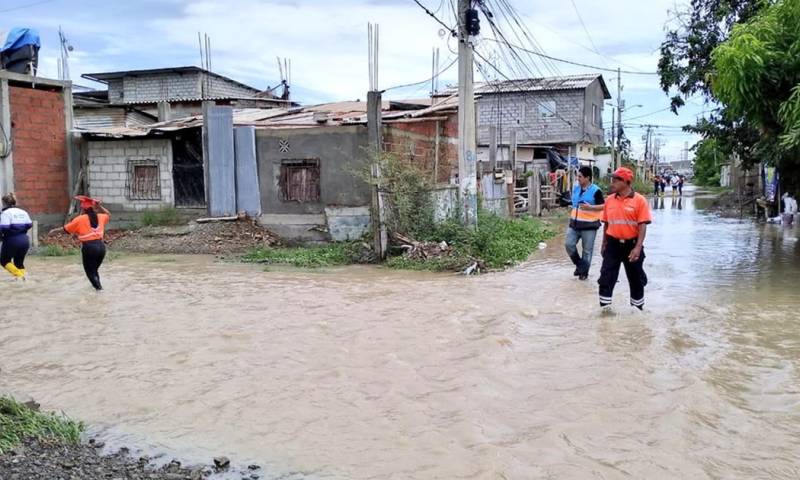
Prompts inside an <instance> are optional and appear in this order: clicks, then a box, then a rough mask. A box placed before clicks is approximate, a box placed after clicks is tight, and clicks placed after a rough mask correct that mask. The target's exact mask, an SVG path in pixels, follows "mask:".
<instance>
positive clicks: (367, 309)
mask: <svg viewBox="0 0 800 480" xmlns="http://www.w3.org/2000/svg"><path fill="white" fill-rule="evenodd" d="M709 202H710V200H709V199H705V198H701V197H697V198H695V197H686V198H683V199H682V200H681V201H680V204H679V203H678V201H677V200H675V201H674V202H673V199H672V198H670V197H669V196H668V197H667V198H665V199H663V208H661V207H662V205H661V203H660V202H659V201H656V203H651V207H653V208H654V212H653V213H654V224H653V225H652V226H651V228H650V229H649V231H648V239H647V242H646V244H645V245H646V246H645V250H646V253H647V261H646V263H645V268H646V270H647V273H648V275H649V277H650V281H651V283H650V285H649V286H648V287H647V290H646V299H647V304H646V307H645V312H644V313H641V312H638V311H635V310H632V309H629V307H627V303H628V291H627V290H628V289H627V283H626V282H625V280H624V274H623V275H622V276H621V280H622V282H621V283H620V284H619V285H618V288H617V290H616V292H615V309H616V314H615V315H601V314H600V312H599V308H598V306H597V284H596V280H597V275H598V273H599V266H600V257H599V255H597V256H596V257H595V260H594V264H593V266H592V272H591V275H590V281H588V282H579V281H578V280H576V279H575V278H574V277H573V276H572V271H573V267H572V265H571V264H570V263H569V260H568V259H567V257H566V254H565V253H564V250H563V246H562V245H561V243H562V238H561V237H559V238H556V239H553V240H551V241H550V242H549V246H548V248H547V249H545V250H543V251H540V252H537V253H536V254H535V255H534V256H533V257H532V259H531V261H529V262H527V263H525V264H524V265H522V266H520V267H518V268H516V269H513V270H510V271H507V272H502V273H495V274H489V275H484V276H480V277H472V278H465V277H461V276H453V275H435V274H426V273H417V272H402V271H390V270H386V269H382V268H373V267H350V268H337V269H330V270H324V271H319V272H313V271H312V272H298V271H290V270H283V269H277V268H271V269H270V271H266V272H265V271H263V268H261V267H259V266H251V265H239V264H225V263H220V262H216V261H214V260H213V259H210V258H207V257H164V256H146V257H128V256H124V257H121V258H118V259H113V260H112V261H111V262H110V263H108V264H107V265H106V266H104V267H103V271H102V274H103V275H104V279H103V280H104V285H105V288H106V290H105V291H104V292H103V293H102V294H100V295H96V294H94V293H93V292H92V291H90V290H91V289H90V287H89V284H88V282H87V281H86V279H85V278H84V277H83V272H82V269H81V266H80V265H79V259H78V258H77V257H72V258H48V259H42V258H31V259H30V261H29V267H28V269H29V271H30V276H31V279H30V280H29V281H28V282H27V283H26V284H18V283H10V282H8V281H6V279H5V278H3V279H2V280H3V282H2V283H0V296H2V299H3V300H4V302H5V304H6V307H5V308H4V310H3V313H2V314H0V352H2V354H1V355H0V390H12V391H17V392H25V393H27V394H30V395H32V396H33V397H34V398H36V399H37V400H38V401H40V402H41V403H42V405H43V407H45V408H48V409H61V410H64V411H65V412H67V413H69V414H70V415H71V416H74V417H76V418H80V419H82V420H84V421H86V422H87V423H90V424H92V425H93V428H94V430H93V431H94V432H96V433H99V434H100V435H101V436H102V437H104V438H105V439H107V440H108V442H109V443H110V444H117V445H120V444H131V445H140V446H145V447H146V448H150V449H153V450H163V451H167V452H169V453H170V454H174V455H178V456H180V457H181V458H185V459H188V460H196V461H209V459H210V458H211V457H212V456H213V455H221V454H224V455H229V456H230V457H231V458H232V459H233V461H234V462H236V463H241V464H246V463H247V462H257V463H259V464H261V465H263V466H264V471H263V473H262V478H283V479H287V478H291V479H301V478H302V479H398V480H399V479H433V478H442V479H460V478H469V479H529V478H553V479H588V478H599V479H600V478H602V479H616V478H648V479H659V478H691V479H704V478H708V479H712V478H742V479H756V478H764V479H766V478H770V479H775V478H786V479H790V478H791V479H796V478H798V477H800V370H799V369H800V327H798V324H797V319H798V310H799V309H800V289H798V285H797V282H796V279H797V278H798V273H800V242H798V231H799V230H800V229H798V228H797V227H795V228H794V229H791V228H790V229H784V228H783V227H780V226H776V225H756V224H754V223H752V222H751V221H750V220H747V219H746V220H731V219H720V218H717V217H715V216H712V215H708V214H705V213H703V212H702V211H700V210H699V209H700V207H703V206H704V205H707V204H708V203H709ZM599 244H600V242H597V246H598V248H599ZM12 307H13V308H12Z"/></svg>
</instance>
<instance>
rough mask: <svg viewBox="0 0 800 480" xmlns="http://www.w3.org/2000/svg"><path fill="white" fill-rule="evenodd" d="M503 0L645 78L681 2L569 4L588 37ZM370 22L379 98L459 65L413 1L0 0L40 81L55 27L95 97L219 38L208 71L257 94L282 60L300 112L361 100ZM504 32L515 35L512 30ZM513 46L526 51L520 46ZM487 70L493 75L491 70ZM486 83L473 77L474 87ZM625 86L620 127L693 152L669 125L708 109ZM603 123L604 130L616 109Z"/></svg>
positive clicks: (554, 68)
mask: <svg viewBox="0 0 800 480" xmlns="http://www.w3.org/2000/svg"><path fill="white" fill-rule="evenodd" d="M421 1H422V3H423V4H425V5H427V6H428V7H429V9H430V10H432V11H435V12H436V14H437V16H438V17H439V18H441V19H442V20H443V21H444V22H445V23H446V24H448V25H452V24H453V14H452V10H451V8H450V0H421ZM508 1H509V3H510V4H511V5H513V6H514V7H515V8H516V9H517V10H518V11H519V13H520V15H521V17H522V20H523V23H524V25H525V26H526V27H527V28H528V30H529V31H530V32H531V33H532V36H533V40H534V41H536V42H538V44H539V45H540V46H541V48H542V49H543V50H544V52H546V53H547V54H548V55H551V56H554V57H558V58H562V59H567V60H571V61H574V62H578V63H584V64H587V65H590V66H593V67H600V68H605V69H612V70H613V69H616V68H618V67H619V68H622V69H623V70H629V71H641V72H654V71H655V69H656V64H657V61H658V48H659V46H660V44H661V41H662V39H663V36H664V25H665V24H666V22H667V20H668V18H669V13H668V12H669V10H670V9H674V5H675V0H649V1H646V2H643V1H641V0H615V1H613V2H609V1H598V0H574V4H575V6H576V7H577V12H579V13H580V18H582V19H583V22H584V24H585V26H586V30H587V31H588V32H587V31H585V30H584V28H583V26H582V25H581V21H580V20H579V16H578V13H577V12H576V8H575V7H573V4H572V2H571V1H569V0H560V1H552V0H550V1H546V0H508ZM678 3H679V4H680V3H681V0H678ZM367 22H373V23H378V24H380V42H381V43H380V73H379V76H380V78H379V82H380V84H379V87H380V88H382V89H384V88H389V87H391V86H395V85H402V84H407V83H412V82H418V81H421V80H425V79H426V78H429V77H430V73H431V50H432V48H435V47H438V48H439V49H440V52H441V64H442V66H446V65H448V64H450V63H451V61H452V60H453V59H454V58H455V56H454V54H453V53H451V49H455V48H456V43H455V42H454V41H453V40H450V38H449V34H447V33H446V32H445V31H444V29H443V27H442V26H441V25H439V24H438V23H436V21H435V20H434V19H432V18H431V17H429V16H428V15H427V14H426V13H425V12H424V11H423V10H422V9H421V8H420V7H419V6H417V5H416V4H415V3H414V2H413V0H335V1H333V0H226V1H224V2H223V1H217V0H186V1H179V0H125V1H121V0H38V1H36V0H0V34H2V38H3V39H5V33H4V32H6V31H8V30H9V29H10V28H12V27H15V26H28V27H32V28H36V29H38V30H39V32H40V34H41V36H42V49H41V51H40V58H41V60H40V72H41V75H43V76H47V77H53V78H55V77H57V58H58V28H59V26H61V27H62V28H63V30H64V32H65V33H66V35H67V37H68V39H69V40H70V43H71V44H72V45H73V46H74V51H73V52H72V54H71V57H70V60H69V61H70V63H69V67H70V73H71V77H72V80H73V81H74V82H75V83H77V84H82V85H88V86H95V87H96V86H97V85H96V84H94V85H93V84H91V82H88V81H87V80H84V79H82V78H80V76H81V75H82V74H84V73H94V72H103V71H115V70H129V69H141V68H157V67H169V66H184V65H199V64H200V53H199V47H198V41H197V32H199V31H200V32H204V33H207V34H208V35H209V36H210V37H211V39H212V54H211V55H212V59H211V62H212V69H213V70H215V71H217V72H219V73H222V74H224V75H228V76H231V77H233V78H235V79H237V80H240V81H242V82H244V83H248V84H250V85H252V86H254V87H257V88H262V89H263V88H266V87H267V86H275V85H276V84H277V83H278V82H279V80H280V76H279V74H278V67H277V62H276V57H277V56H280V57H288V58H291V60H292V84H293V96H294V98H295V99H296V100H298V101H300V102H303V103H319V102H325V101H335V100H347V99H356V98H360V99H365V98H366V93H365V92H366V90H367V88H368V76H367V74H368V72H367ZM500 27H501V28H505V29H507V32H509V33H508V34H509V35H512V33H510V32H511V30H510V26H508V25H505V24H501V25H500ZM520 31H521V30H520ZM482 32H483V33H484V35H483V36H482V38H481V39H479V41H478V42H479V44H478V47H477V48H478V49H479V51H481V52H483V53H484V55H486V56H489V55H492V52H493V51H496V50H497V49H498V47H497V45H496V44H495V43H493V42H492V41H491V40H487V38H491V37H490V36H489V35H486V33H488V32H489V26H488V25H487V24H486V22H485V20H483V19H482ZM509 39H511V38H509ZM448 40H450V41H449V42H448ZM515 40H516V39H515ZM448 43H449V44H448ZM514 43H518V44H520V46H523V47H528V48H530V47H531V43H530V41H529V40H527V39H525V38H524V37H523V38H522V40H520V41H515V42H514ZM490 60H492V62H493V63H495V64H496V65H497V67H498V68H500V70H502V71H503V72H504V73H505V74H506V75H508V76H510V77H516V76H518V75H513V73H512V72H511V71H510V70H509V68H508V67H507V66H506V64H505V63H504V62H503V61H502V59H501V57H499V56H494V57H490ZM526 61H528V62H529V69H528V71H529V72H531V73H532V74H538V73H539V72H541V74H542V75H552V74H564V75H566V74H576V73H594V72H597V73H603V75H604V77H605V80H606V83H607V84H608V87H609V89H610V90H611V91H612V94H613V95H614V97H615V99H614V100H613V101H616V90H617V82H616V74H614V73H611V72H605V71H600V70H597V69H595V68H587V67H578V66H572V65H568V64H564V63H559V62H545V61H543V60H542V59H541V58H538V59H536V60H535V63H534V60H528V58H527V57H526ZM487 71H488V72H489V75H490V76H498V74H497V73H496V72H492V71H491V69H489V68H488V67H487ZM531 76H534V75H531ZM537 76H538V75H537ZM481 79H482V76H481V73H480V72H476V80H481ZM455 82H456V68H455V67H453V68H451V69H450V70H448V71H446V72H445V73H443V74H442V77H441V80H440V83H441V85H442V86H446V85H447V84H454V83H455ZM622 84H623V95H622V97H623V98H624V99H625V101H626V103H627V105H628V111H627V112H626V113H625V117H624V119H623V121H624V122H626V123H629V124H642V123H650V124H656V125H660V126H661V127H660V128H659V129H658V130H657V131H658V133H659V134H660V135H662V136H661V137H660V138H662V139H663V140H664V141H665V142H666V146H665V147H664V151H666V152H667V156H668V160H677V159H679V157H680V155H681V150H682V149H683V148H684V142H689V145H692V144H693V143H694V142H695V141H696V140H697V138H696V137H693V136H690V135H686V134H684V133H682V132H680V130H679V129H677V128H671V127H674V126H679V125H683V124H686V123H693V122H694V119H695V118H696V117H697V115H698V114H700V113H701V112H702V111H704V110H707V109H708V107H705V106H704V105H703V102H702V100H700V99H693V100H690V102H689V103H688V107H687V108H686V109H684V110H682V112H681V114H680V115H679V116H675V115H673V114H672V113H670V112H668V111H660V112H658V111H659V110H662V109H665V108H666V107H667V106H668V104H669V102H668V97H667V96H666V95H664V93H663V92H662V91H661V90H660V89H659V86H658V77H657V76H655V75H634V74H623V75H622ZM429 90H430V86H429V84H427V83H426V84H422V85H419V86H416V87H408V88H403V89H399V90H391V91H390V92H388V93H387V94H389V95H391V96H393V97H394V98H420V97H424V96H426V95H427V93H428V91H429ZM635 105H641V107H636V106H635ZM653 112H658V113H655V114H651V113H653ZM648 114H651V115H648ZM642 115H646V116H644V117H641V116H642ZM639 117H640V118H639ZM604 119H605V125H606V126H609V125H610V120H611V108H610V107H606V109H605V111H604ZM626 133H627V135H628V137H629V138H631V140H632V142H633V144H634V150H635V151H636V152H641V150H642V148H643V142H642V135H643V130H642V129H638V128H634V127H628V128H626Z"/></svg>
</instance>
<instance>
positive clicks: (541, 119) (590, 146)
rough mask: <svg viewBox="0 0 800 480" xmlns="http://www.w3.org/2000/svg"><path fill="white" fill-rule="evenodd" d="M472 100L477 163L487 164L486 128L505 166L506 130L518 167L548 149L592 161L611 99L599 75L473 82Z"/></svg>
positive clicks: (449, 92) (507, 158)
mask: <svg viewBox="0 0 800 480" xmlns="http://www.w3.org/2000/svg"><path fill="white" fill-rule="evenodd" d="M455 93H457V92H456V91H454V90H449V91H443V92H441V93H438V94H437V96H439V97H442V96H448V95H453V94H455ZM475 95H476V103H477V105H476V112H477V117H478V121H477V134H478V152H477V154H478V160H479V161H480V162H488V150H489V144H490V143H491V138H490V134H491V127H494V128H495V129H496V131H497V144H498V154H497V156H498V160H500V161H506V162H507V161H509V159H510V158H511V155H510V153H509V145H510V143H511V131H512V130H516V132H517V147H518V150H517V161H518V162H520V163H526V162H532V161H533V158H534V156H536V157H538V156H540V155H541V153H540V152H539V153H537V147H553V148H555V149H556V150H557V151H558V152H559V153H560V154H561V155H563V156H564V157H567V158H568V157H575V158H577V159H579V160H581V161H583V163H586V162H590V161H592V160H594V147H595V146H598V145H602V144H603V141H604V135H603V121H602V118H603V104H604V101H605V100H607V99H610V98H611V95H610V93H609V91H608V87H607V86H606V83H605V81H604V80H603V76H602V75H599V74H589V75H572V76H562V77H545V78H530V79H522V80H511V81H499V82H491V83H477V84H476V86H475Z"/></svg>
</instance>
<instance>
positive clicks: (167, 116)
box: [78, 67, 291, 126]
mask: <svg viewBox="0 0 800 480" xmlns="http://www.w3.org/2000/svg"><path fill="white" fill-rule="evenodd" d="M83 78H85V79H87V80H92V81H95V82H99V83H104V84H106V85H108V90H107V92H105V95H103V97H104V98H102V100H103V101H105V102H107V104H108V105H109V106H110V107H115V108H122V107H127V108H133V109H136V110H138V111H140V112H144V113H146V114H150V115H153V116H155V117H157V118H158V119H159V120H161V121H166V120H171V119H175V118H183V117H188V116H193V115H199V114H200V113H201V112H202V103H203V101H206V100H213V101H214V102H215V103H216V104H217V105H231V106H233V107H237V108H273V107H285V106H288V105H291V102H290V101H289V100H288V99H285V98H278V97H277V96H275V95H274V94H272V93H271V92H270V91H268V90H267V91H262V90H259V89H257V88H255V87H251V86H249V85H246V84H244V83H241V82H238V81H236V80H233V79H231V78H228V77H226V76H223V75H220V74H218V73H214V72H211V71H208V70H205V69H202V68H199V67H170V68H157V69H149V70H126V71H119V72H104V73H87V74H85V75H83ZM94 99H95V100H96V99H97V95H95V98H94ZM78 126H80V125H78Z"/></svg>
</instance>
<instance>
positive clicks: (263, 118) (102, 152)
mask: <svg viewBox="0 0 800 480" xmlns="http://www.w3.org/2000/svg"><path fill="white" fill-rule="evenodd" d="M205 113H206V116H207V118H206V116H193V117H188V118H183V119H176V120H171V121H167V122H158V123H154V124H151V125H146V126H136V127H116V128H95V129H92V130H87V131H81V135H82V138H83V145H84V148H83V151H84V152H85V155H84V162H85V165H86V169H87V171H88V186H87V189H88V192H89V194H90V195H92V196H96V197H98V198H101V199H102V200H103V201H104V202H105V203H106V204H107V205H109V206H110V207H111V209H112V211H115V210H116V211H122V212H141V211H143V210H150V209H158V208H163V207H165V206H170V207H171V206H175V207H195V208H196V207H202V208H206V209H207V211H206V212H205V214H207V215H212V216H225V215H231V214H236V213H239V212H246V213H247V214H248V215H250V216H253V217H255V218H258V220H259V222H260V223H261V224H262V225H264V226H265V227H266V228H268V229H270V230H272V231H273V232H275V233H277V234H278V235H280V236H282V237H284V238H287V239H293V240H299V241H312V242H314V241H329V240H353V239H358V238H360V237H361V236H362V235H363V234H364V233H365V232H367V231H368V229H369V226H370V218H371V210H370V209H371V202H372V196H371V195H372V190H371V187H370V185H369V183H368V182H367V181H366V180H365V179H364V177H363V176H362V175H363V174H364V173H366V172H368V171H369V168H368V166H369V161H370V159H369V152H368V149H367V145H368V138H367V137H368V135H367V127H366V102H358V101H357V102H340V103H334V104H324V105H316V106H310V107H302V108H289V109H286V108H276V109H268V110H264V109H238V110H234V109H231V108H230V107H224V106H223V107H218V106H208V107H207V109H206V112H205ZM383 116H384V128H383V135H384V148H385V149H386V150H387V151H392V152H394V153H396V154H398V156H400V157H401V158H402V159H403V160H407V161H412V162H416V163H417V164H418V165H419V166H420V167H422V168H424V169H426V170H427V171H430V172H431V175H432V176H434V175H435V176H436V177H437V178H436V179H437V180H438V182H439V183H450V182H451V181H452V180H453V178H454V176H455V175H457V164H458V161H457V154H456V145H457V139H456V138H455V135H456V133H457V116H456V112H455V106H454V104H450V103H447V104H441V105H438V106H431V105H430V101H420V102H419V103H413V102H385V105H384V115H383ZM251 148H252V152H250V149H251ZM250 163H252V167H250ZM253 178H254V179H255V181H254V182H250V180H251V179H253ZM234 179H235V180H234ZM245 197H247V201H245ZM253 199H255V203H256V205H255V206H254V205H253Z"/></svg>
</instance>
